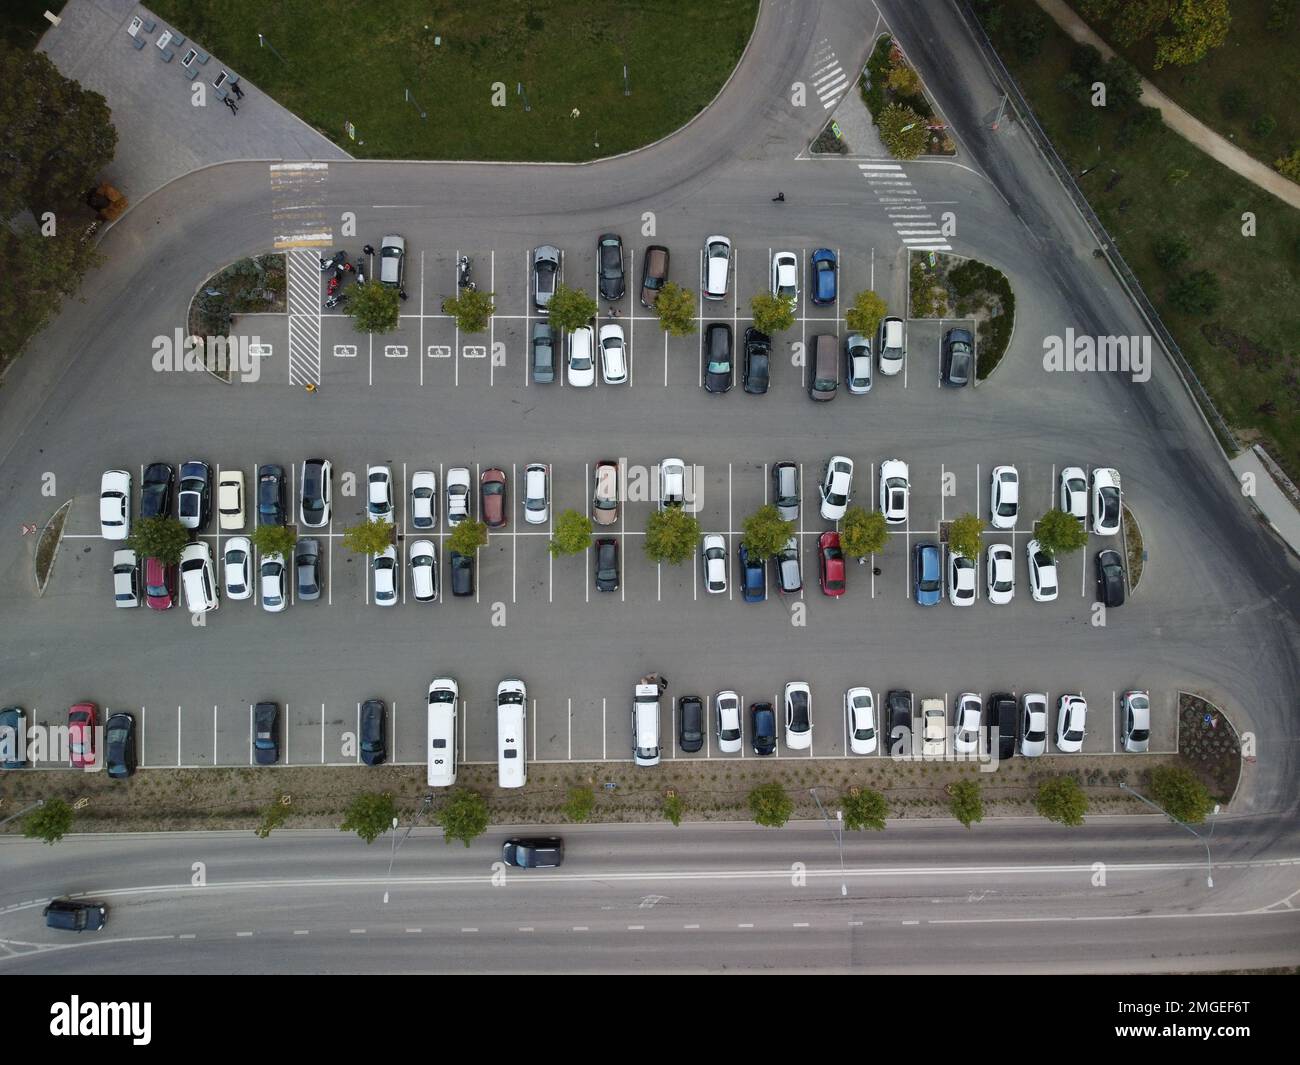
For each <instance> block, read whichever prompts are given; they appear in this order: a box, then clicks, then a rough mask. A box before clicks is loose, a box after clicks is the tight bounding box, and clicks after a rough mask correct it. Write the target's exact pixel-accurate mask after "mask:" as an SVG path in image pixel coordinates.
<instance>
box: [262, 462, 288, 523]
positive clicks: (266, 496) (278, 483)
mask: <svg viewBox="0 0 1300 1065" xmlns="http://www.w3.org/2000/svg"><path fill="white" fill-rule="evenodd" d="M284 495H285V490H284V467H283V466H277V465H275V464H274V463H267V464H266V465H263V466H259V467H257V524H258V525H283V524H284V523H285V505H284Z"/></svg>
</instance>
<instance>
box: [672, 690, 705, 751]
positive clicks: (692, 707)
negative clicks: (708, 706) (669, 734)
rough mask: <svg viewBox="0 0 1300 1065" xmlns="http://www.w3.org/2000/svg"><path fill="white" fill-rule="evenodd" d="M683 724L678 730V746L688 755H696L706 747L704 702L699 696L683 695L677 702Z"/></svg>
mask: <svg viewBox="0 0 1300 1065" xmlns="http://www.w3.org/2000/svg"><path fill="white" fill-rule="evenodd" d="M677 709H678V712H679V713H680V714H681V724H680V725H679V726H678V729H677V744H678V746H679V747H681V749H682V750H683V751H685V752H686V753H687V754H694V753H695V752H696V751H698V750H699V749H700V748H701V747H703V746H704V700H702V699H701V698H700V697H699V696H698V695H683V696H682V697H681V698H680V699H678V700H677Z"/></svg>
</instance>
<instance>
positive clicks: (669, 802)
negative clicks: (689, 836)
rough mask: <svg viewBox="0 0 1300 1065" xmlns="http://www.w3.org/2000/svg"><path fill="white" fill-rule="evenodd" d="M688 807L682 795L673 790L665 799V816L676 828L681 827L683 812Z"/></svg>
mask: <svg viewBox="0 0 1300 1065" xmlns="http://www.w3.org/2000/svg"><path fill="white" fill-rule="evenodd" d="M685 809H686V804H685V803H684V802H682V797H681V796H680V795H678V794H677V793H676V792H673V793H672V794H671V795H669V796H668V797H667V798H665V799H664V817H666V818H667V819H668V820H669V821H671V822H672V823H673V827H674V828H679V827H680V826H681V823H682V813H683V812H684V811H685Z"/></svg>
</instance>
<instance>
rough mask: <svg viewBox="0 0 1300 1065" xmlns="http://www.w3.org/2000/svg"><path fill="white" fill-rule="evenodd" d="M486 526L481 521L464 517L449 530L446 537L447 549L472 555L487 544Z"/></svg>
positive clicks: (459, 553) (460, 553)
mask: <svg viewBox="0 0 1300 1065" xmlns="http://www.w3.org/2000/svg"><path fill="white" fill-rule="evenodd" d="M487 540H488V531H487V526H486V525H484V524H483V523H482V522H481V521H475V520H474V519H473V518H466V519H465V520H464V521H462V522H461V523H460V524H459V525H457V526H456V528H454V529H453V530H452V531H451V535H450V536H448V537H447V550H448V551H455V552H456V554H458V555H472V554H473V553H474V552H475V551H477V550H478V549H479V548H480V547H483V546H485V545H486V544H487Z"/></svg>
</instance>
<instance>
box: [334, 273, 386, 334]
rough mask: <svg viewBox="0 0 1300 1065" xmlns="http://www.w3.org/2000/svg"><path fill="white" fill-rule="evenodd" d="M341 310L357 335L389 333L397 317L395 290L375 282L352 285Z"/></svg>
mask: <svg viewBox="0 0 1300 1065" xmlns="http://www.w3.org/2000/svg"><path fill="white" fill-rule="evenodd" d="M343 310H344V313H345V314H347V316H348V317H349V318H351V319H352V327H353V328H354V329H356V331H357V332H358V333H391V332H392V331H393V330H394V329H396V328H397V320H398V317H399V311H398V295H397V289H395V288H389V287H388V286H387V285H381V284H379V283H377V282H375V281H367V282H366V283H365V284H364V285H353V286H352V290H351V291H350V292H349V293H348V299H347V302H346V303H344V304H343Z"/></svg>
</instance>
